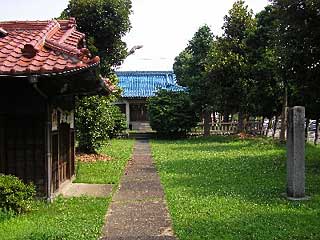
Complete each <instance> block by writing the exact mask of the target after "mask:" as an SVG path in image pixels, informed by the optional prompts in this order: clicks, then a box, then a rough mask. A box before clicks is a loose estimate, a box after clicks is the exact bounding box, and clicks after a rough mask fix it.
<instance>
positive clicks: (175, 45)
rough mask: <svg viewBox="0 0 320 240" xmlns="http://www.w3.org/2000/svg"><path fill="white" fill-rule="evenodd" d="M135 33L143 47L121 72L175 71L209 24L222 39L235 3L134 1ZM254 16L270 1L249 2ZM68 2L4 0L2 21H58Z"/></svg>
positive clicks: (0, 0) (134, 40)
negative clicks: (225, 21) (175, 64)
mask: <svg viewBox="0 0 320 240" xmlns="http://www.w3.org/2000/svg"><path fill="white" fill-rule="evenodd" d="M132 3H133V14H132V15H131V17H130V19H131V23H132V29H131V31H130V32H129V33H128V34H127V36H126V37H125V38H124V40H125V41H126V42H127V44H128V48H129V49H130V48H131V47H132V46H134V45H143V48H142V49H139V50H137V51H136V53H135V54H133V55H131V56H129V57H128V58H127V59H126V60H125V61H124V64H123V65H122V66H121V67H120V68H119V70H133V71H136V70H154V71H156V70H171V69H172V64H173V61H174V58H175V57H176V56H177V55H178V54H179V53H180V52H181V51H182V50H183V49H184V48H185V47H186V45H187V44H188V41H189V40H190V39H191V38H192V37H193V35H194V33H195V32H196V31H197V29H198V28H199V27H200V26H202V25H203V24H208V25H209V26H210V27H211V29H212V31H213V33H214V34H215V35H220V34H221V32H222V30H221V27H222V24H223V17H224V16H225V15H226V14H227V13H228V10H229V9H230V8H231V7H232V4H233V3H234V0H223V1H221V0H219V1H218V0H132ZM246 4H247V5H248V6H249V8H250V9H252V10H253V11H254V13H257V12H259V11H260V10H262V9H263V8H264V7H265V6H266V5H267V4H268V0H246ZM67 5H68V0H0V6H1V14H0V21H8V20H45V19H51V18H54V17H57V16H59V15H60V13H61V12H62V10H63V9H65V8H66V6H67Z"/></svg>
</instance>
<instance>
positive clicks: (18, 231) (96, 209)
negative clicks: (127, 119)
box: [0, 139, 134, 240]
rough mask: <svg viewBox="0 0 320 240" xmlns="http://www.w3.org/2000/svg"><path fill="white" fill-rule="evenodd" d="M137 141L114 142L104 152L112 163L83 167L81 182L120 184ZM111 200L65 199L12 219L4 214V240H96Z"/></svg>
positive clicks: (0, 231)
mask: <svg viewBox="0 0 320 240" xmlns="http://www.w3.org/2000/svg"><path fill="white" fill-rule="evenodd" d="M133 143H134V141H133V140H117V139H115V140H112V141H111V142H110V144H109V145H107V146H106V147H104V148H103V149H101V151H100V152H101V153H105V154H107V155H109V156H111V157H112V161H109V162H96V163H81V164H80V165H78V177H77V180H78V182H88V183H114V184H115V186H117V184H118V183H119V179H120V177H121V175H122V173H123V171H124V167H125V165H126V163H127V161H128V160H129V159H130V158H131V153H132V150H133ZM110 201H111V196H110V197H108V198H93V197H81V198H69V199H67V198H62V197H58V199H56V200H55V201H54V202H53V203H52V204H48V203H46V202H43V201H36V202H34V204H33V208H32V209H33V210H32V211H31V212H29V213H26V214H22V215H20V216H13V217H10V216H9V215H7V214H4V213H1V211H0V239H1V240H11V239H12V240H13V239H14V240H73V239H74V240H96V239H97V238H98V237H99V236H100V234H101V228H102V226H103V223H104V218H105V214H106V212H107V208H108V206H109V203H110Z"/></svg>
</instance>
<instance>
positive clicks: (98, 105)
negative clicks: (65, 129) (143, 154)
mask: <svg viewBox="0 0 320 240" xmlns="http://www.w3.org/2000/svg"><path fill="white" fill-rule="evenodd" d="M75 121H76V129H77V140H78V142H79V149H80V151H82V152H86V153H94V152H95V151H96V149H98V148H100V147H101V145H102V144H103V142H104V141H105V140H106V139H108V138H112V137H113V136H114V135H115V134H116V133H118V132H119V131H123V130H124V129H126V123H125V121H126V120H125V117H124V115H123V114H121V112H120V110H119V108H118V107H117V106H114V105H112V103H111V99H110V98H108V97H98V96H91V97H84V98H81V99H78V100H77V105H76V114H75Z"/></svg>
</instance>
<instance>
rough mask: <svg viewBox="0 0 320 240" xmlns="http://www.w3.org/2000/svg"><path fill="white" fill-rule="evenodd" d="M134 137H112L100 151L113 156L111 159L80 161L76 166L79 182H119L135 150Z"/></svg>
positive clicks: (77, 180)
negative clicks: (90, 161)
mask: <svg viewBox="0 0 320 240" xmlns="http://www.w3.org/2000/svg"><path fill="white" fill-rule="evenodd" d="M133 144H134V140H133V139H112V140H111V141H110V142H109V143H108V144H107V145H106V146H104V147H102V148H101V149H100V150H99V153H102V154H106V155H108V156H110V157H111V158H112V160H111V161H106V162H103V161H97V162H93V163H84V162H78V163H77V167H76V175H77V177H76V180H75V181H74V182H77V183H101V184H103V183H105V184H118V183H119V180H120V177H121V176H122V173H123V171H124V167H125V166H126V164H127V162H128V160H129V159H130V158H131V154H132V151H133Z"/></svg>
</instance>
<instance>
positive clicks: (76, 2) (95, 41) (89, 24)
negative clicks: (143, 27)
mask: <svg viewBox="0 0 320 240" xmlns="http://www.w3.org/2000/svg"><path fill="white" fill-rule="evenodd" d="M130 13H131V1H130V0H70V2H69V5H68V7H67V8H66V9H65V10H64V11H63V13H62V14H61V18H67V17H75V18H76V20H77V26H78V29H79V30H80V31H81V32H83V33H85V34H86V36H87V39H88V47H89V49H90V51H91V52H92V54H94V55H99V56H100V58H101V72H102V74H104V75H105V74H109V73H110V72H112V70H111V67H112V66H116V65H119V64H121V62H122V60H123V59H124V58H125V57H126V56H127V48H126V44H125V42H124V41H122V40H121V38H122V37H123V36H124V35H125V34H126V33H127V32H128V31H129V30H130V27H131V25H130V20H129V15H130Z"/></svg>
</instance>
